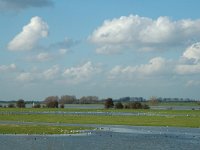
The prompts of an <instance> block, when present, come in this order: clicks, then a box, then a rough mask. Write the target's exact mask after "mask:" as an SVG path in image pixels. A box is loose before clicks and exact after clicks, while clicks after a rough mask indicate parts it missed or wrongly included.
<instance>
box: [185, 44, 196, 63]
mask: <svg viewBox="0 0 200 150" xmlns="http://www.w3.org/2000/svg"><path fill="white" fill-rule="evenodd" d="M183 57H184V58H186V59H192V60H194V62H195V63H197V62H199V61H200V42H198V43H194V44H192V45H191V46H190V47H188V48H187V49H186V51H185V52H184V53H183Z"/></svg>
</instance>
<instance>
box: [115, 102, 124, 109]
mask: <svg viewBox="0 0 200 150" xmlns="http://www.w3.org/2000/svg"><path fill="white" fill-rule="evenodd" d="M115 108H116V109H123V108H124V106H123V104H122V103H121V102H117V103H116V104H115Z"/></svg>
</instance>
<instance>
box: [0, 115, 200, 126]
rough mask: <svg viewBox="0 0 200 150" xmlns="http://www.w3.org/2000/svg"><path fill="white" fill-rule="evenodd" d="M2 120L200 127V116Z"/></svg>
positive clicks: (17, 117) (6, 118)
mask: <svg viewBox="0 0 200 150" xmlns="http://www.w3.org/2000/svg"><path fill="white" fill-rule="evenodd" d="M0 120H1V121H19V122H49V123H70V124H105V125H131V126H173V127H193V128H200V116H188V117H187V116H95V115H56V114H55V115H54V114H53V115H52V114H42V115H41V114H30V115H26V114H20V115H19V114H18V115H16V114H13V115H8V114H6V115H0Z"/></svg>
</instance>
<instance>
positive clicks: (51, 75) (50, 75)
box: [42, 65, 61, 80]
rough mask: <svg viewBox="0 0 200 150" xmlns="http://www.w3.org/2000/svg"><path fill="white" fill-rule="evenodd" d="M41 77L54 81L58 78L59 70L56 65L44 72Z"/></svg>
mask: <svg viewBox="0 0 200 150" xmlns="http://www.w3.org/2000/svg"><path fill="white" fill-rule="evenodd" d="M42 74H43V77H44V79H46V80H50V79H55V78H56V77H58V76H60V74H61V73H60V68H59V66H57V65H54V66H53V67H51V68H49V69H47V70H45V71H44V72H43V73H42Z"/></svg>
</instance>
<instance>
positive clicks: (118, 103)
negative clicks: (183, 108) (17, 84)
mask: <svg viewBox="0 0 200 150" xmlns="http://www.w3.org/2000/svg"><path fill="white" fill-rule="evenodd" d="M147 102H148V103H147ZM160 102H197V104H199V105H200V101H197V100H194V99H189V98H185V99H184V98H160V97H155V96H153V97H151V98H149V99H148V100H146V99H144V98H143V97H129V96H127V97H121V98H119V99H112V98H107V99H99V98H98V97H97V96H83V97H81V98H76V96H74V95H63V96H61V97H58V96H48V97H46V98H45V99H44V100H43V101H24V100H23V99H19V100H17V101H14V100H12V101H9V102H8V101H0V103H8V104H7V105H4V106H3V105H2V104H0V107H9V108H14V107H18V108H24V107H26V104H30V105H32V107H33V108H40V107H47V108H59V107H60V108H64V106H65V104H99V103H100V104H104V106H105V108H116V109H120V108H125V109H147V108H148V105H157V104H158V103H160ZM147 104H148V105H147Z"/></svg>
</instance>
